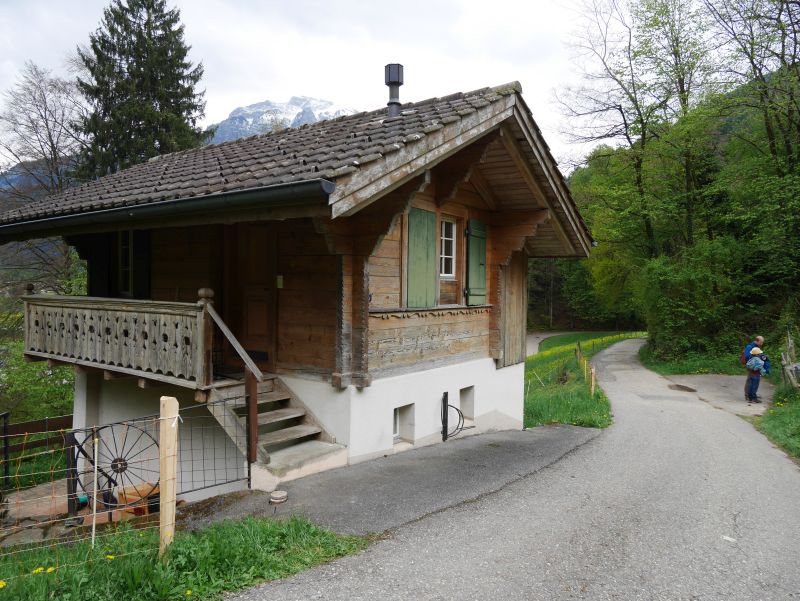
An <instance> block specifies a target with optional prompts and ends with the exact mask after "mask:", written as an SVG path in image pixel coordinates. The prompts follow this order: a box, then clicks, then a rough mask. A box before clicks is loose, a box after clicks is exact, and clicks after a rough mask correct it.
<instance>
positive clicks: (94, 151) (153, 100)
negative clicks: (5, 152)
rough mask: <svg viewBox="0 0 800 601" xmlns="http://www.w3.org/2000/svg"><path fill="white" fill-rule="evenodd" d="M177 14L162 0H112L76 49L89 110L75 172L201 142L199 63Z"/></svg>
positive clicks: (86, 173) (104, 169) (110, 167)
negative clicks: (191, 57) (191, 54)
mask: <svg viewBox="0 0 800 601" xmlns="http://www.w3.org/2000/svg"><path fill="white" fill-rule="evenodd" d="M183 34H184V27H183V25H182V24H181V23H180V12H179V11H178V9H176V8H172V9H170V8H168V7H167V5H166V0H112V2H111V4H110V5H109V6H108V7H107V8H106V9H105V10H104V13H103V19H102V20H101V22H100V26H99V27H98V29H97V30H96V31H95V33H94V34H91V35H90V38H89V42H90V43H89V47H88V48H78V55H79V58H80V61H81V63H82V64H83V67H85V72H86V74H87V76H86V77H79V78H78V86H79V89H80V90H81V92H82V93H83V95H84V96H85V97H86V99H87V101H88V103H89V105H90V107H91V111H90V113H89V115H88V116H87V117H85V118H84V119H83V120H82V122H81V123H80V124H79V127H80V129H81V130H82V132H83V133H84V134H86V136H87V138H88V144H87V146H86V148H85V150H84V151H83V152H82V153H81V160H80V167H79V170H78V175H79V176H81V177H83V178H87V179H89V178H95V177H101V176H103V175H107V174H109V173H114V172H115V171H119V170H120V169H125V168H126V167H129V166H131V165H135V164H137V163H141V162H144V161H146V160H148V159H149V158H151V157H154V156H157V155H161V154H166V153H169V152H175V151H178V150H185V149H188V148H194V147H197V146H199V145H201V144H202V143H203V142H204V141H205V140H206V138H207V136H208V134H207V133H205V132H203V130H202V129H201V128H200V127H198V125H197V123H198V120H199V119H200V118H202V117H203V115H204V112H205V100H204V99H203V95H204V92H203V91H200V92H198V91H196V86H197V84H198V82H199V81H200V79H201V77H202V76H203V65H202V63H200V64H197V65H193V64H192V63H191V62H190V61H189V60H188V58H187V55H188V52H189V49H190V46H187V45H186V43H185V42H184V35H183Z"/></svg>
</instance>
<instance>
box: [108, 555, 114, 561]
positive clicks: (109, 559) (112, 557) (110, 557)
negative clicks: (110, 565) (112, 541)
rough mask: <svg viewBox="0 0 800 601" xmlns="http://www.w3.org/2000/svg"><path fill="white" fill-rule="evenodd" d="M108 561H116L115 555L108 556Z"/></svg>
mask: <svg viewBox="0 0 800 601" xmlns="http://www.w3.org/2000/svg"><path fill="white" fill-rule="evenodd" d="M106 559H107V560H108V561H111V560H112V559H114V556H113V555H106Z"/></svg>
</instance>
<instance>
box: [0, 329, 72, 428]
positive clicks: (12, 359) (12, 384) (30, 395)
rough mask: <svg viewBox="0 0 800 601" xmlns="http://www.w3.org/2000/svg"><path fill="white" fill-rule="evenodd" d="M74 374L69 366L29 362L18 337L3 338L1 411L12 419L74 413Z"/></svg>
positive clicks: (0, 348) (1, 346)
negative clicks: (9, 412)
mask: <svg viewBox="0 0 800 601" xmlns="http://www.w3.org/2000/svg"><path fill="white" fill-rule="evenodd" d="M74 384H75V375H74V373H73V371H72V370H71V369H70V368H68V367H56V368H50V367H48V366H47V363H45V362H44V361H39V362H34V363H27V362H26V361H25V359H24V357H23V344H22V342H21V341H19V340H7V339H6V340H0V412H2V411H11V421H12V422H24V421H28V420H34V419H42V418H45V417H56V416H59V415H68V414H70V413H72V400H73V387H74Z"/></svg>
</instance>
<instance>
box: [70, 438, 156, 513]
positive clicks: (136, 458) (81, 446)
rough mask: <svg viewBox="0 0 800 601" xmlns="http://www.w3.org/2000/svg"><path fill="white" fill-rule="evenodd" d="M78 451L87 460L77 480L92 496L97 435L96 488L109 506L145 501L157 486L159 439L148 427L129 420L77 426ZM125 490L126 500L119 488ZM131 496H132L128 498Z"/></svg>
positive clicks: (117, 506)
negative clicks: (121, 498)
mask: <svg viewBox="0 0 800 601" xmlns="http://www.w3.org/2000/svg"><path fill="white" fill-rule="evenodd" d="M74 434H75V446H76V451H77V455H79V456H83V457H84V459H85V460H86V462H87V466H86V468H85V469H83V470H80V471H79V472H78V474H77V484H78V486H79V487H80V488H81V489H83V491H84V492H86V493H87V494H89V495H90V496H91V494H92V492H93V486H92V479H93V478H94V471H95V465H94V448H93V444H94V442H93V441H94V439H95V437H96V438H97V480H98V482H97V491H98V493H100V497H101V499H100V501H101V502H102V503H103V505H105V506H106V507H107V508H109V509H119V508H123V507H131V506H133V505H139V504H141V503H143V502H146V501H145V499H147V497H149V496H150V495H152V494H153V493H154V492H155V491H156V489H157V488H158V483H159V470H158V465H159V464H158V459H159V454H158V441H157V440H156V439H155V438H154V437H153V435H152V434H150V433H149V432H148V431H147V430H145V429H144V428H142V427H140V426H136V425H133V424H128V423H118V424H110V425H107V426H101V427H98V428H95V429H86V430H76V431H75V432H74ZM123 490H124V491H125V493H126V495H125V500H120V496H121V495H120V494H119V493H120V492H121V491H123ZM128 499H130V500H128Z"/></svg>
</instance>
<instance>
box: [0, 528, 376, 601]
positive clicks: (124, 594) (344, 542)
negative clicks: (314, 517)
mask: <svg viewBox="0 0 800 601" xmlns="http://www.w3.org/2000/svg"><path fill="white" fill-rule="evenodd" d="M105 534H106V533H104V535H105ZM100 540H101V541H102V542H101V543H98V544H97V546H96V547H95V548H94V549H92V548H91V547H90V544H89V543H88V542H81V543H77V544H74V545H60V546H57V547H54V548H52V549H34V550H31V551H24V550H22V549H18V550H17V552H16V553H14V554H12V555H5V556H2V557H0V589H2V590H0V600H1V599H30V600H38V599H53V600H60V601H77V600H80V601H106V600H109V599H136V600H137V601H150V600H165V599H220V598H222V593H223V592H225V591H234V590H238V589H241V588H245V587H248V586H252V585H255V584H258V583H259V582H263V581H266V580H273V579H275V578H283V577H285V576H289V575H291V574H295V573H297V572H300V571H302V570H305V569H307V568H310V567H312V566H315V565H317V564H320V563H324V562H327V561H330V560H332V559H336V558H337V557H342V556H344V555H349V554H353V553H356V552H358V551H360V550H361V549H363V548H364V547H365V546H366V544H367V539H365V538H362V537H355V536H339V535H337V534H334V533H332V532H329V531H327V530H323V529H322V528H318V527H317V526H314V525H313V524H311V523H310V522H308V521H306V520H303V519H300V518H291V519H290V520H287V521H277V520H271V519H256V518H246V519H243V520H235V521H234V520H231V521H223V522H219V523H216V524H213V525H211V526H209V527H208V528H206V529H204V530H201V531H198V532H183V533H182V532H179V533H178V534H177V535H176V536H175V541H174V542H173V543H172V545H171V546H170V547H169V548H168V550H167V553H166V555H165V556H164V558H163V560H159V559H158V531H157V530H146V531H137V530H133V529H132V528H130V527H129V526H128V527H126V526H125V525H122V526H119V531H118V532H117V533H116V534H113V535H111V536H108V537H106V536H104V537H103V538H101V539H100Z"/></svg>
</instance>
